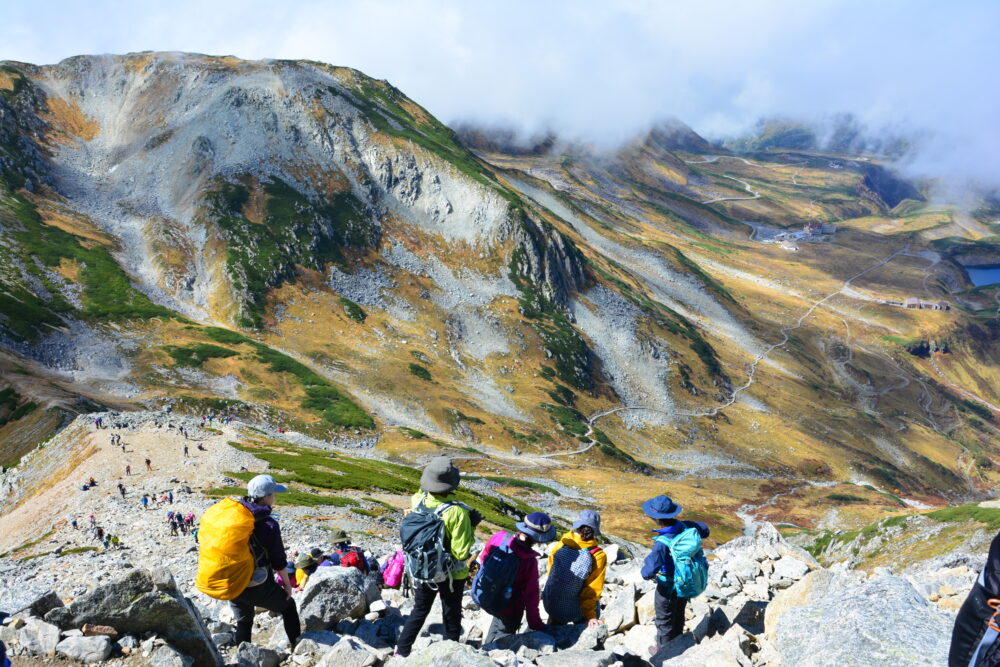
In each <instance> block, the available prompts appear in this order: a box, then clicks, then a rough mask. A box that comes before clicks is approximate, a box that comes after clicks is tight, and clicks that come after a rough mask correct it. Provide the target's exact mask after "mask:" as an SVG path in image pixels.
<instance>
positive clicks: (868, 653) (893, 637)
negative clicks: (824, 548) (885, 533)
mask: <svg viewBox="0 0 1000 667" xmlns="http://www.w3.org/2000/svg"><path fill="white" fill-rule="evenodd" d="M789 590H792V589H789ZM828 590H830V587H828ZM951 629H952V619H951V617H949V616H948V615H947V614H945V613H943V612H941V611H939V610H938V609H937V608H936V607H935V606H934V605H933V604H931V603H930V602H928V601H927V600H925V599H924V598H923V597H922V596H921V595H920V594H919V593H918V592H917V591H916V589H914V588H913V586H912V585H911V584H910V583H909V582H907V581H906V580H904V579H900V578H899V577H895V576H882V577H878V578H874V579H870V580H868V581H865V582H863V583H861V584H859V585H855V586H849V587H846V588H843V589H841V590H833V591H832V592H828V593H827V594H826V595H825V596H822V597H818V598H816V599H814V600H813V601H812V602H811V603H810V604H807V605H805V606H801V607H792V608H789V609H787V610H786V611H785V612H784V613H783V614H782V615H781V616H780V618H778V619H777V622H776V624H775V627H774V632H773V635H774V639H775V642H776V648H777V650H778V653H779V654H780V655H781V659H782V662H784V663H785V664H786V665H801V666H803V667H821V666H827V665H829V666H831V667H832V666H833V665H837V666H838V667H846V666H849V665H859V666H860V665H943V664H946V663H947V662H948V648H949V639H950V637H951Z"/></svg>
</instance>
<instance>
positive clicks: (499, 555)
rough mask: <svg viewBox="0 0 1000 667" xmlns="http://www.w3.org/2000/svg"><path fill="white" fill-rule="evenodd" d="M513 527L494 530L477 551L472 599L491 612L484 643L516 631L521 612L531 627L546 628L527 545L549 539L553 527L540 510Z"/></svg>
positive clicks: (535, 562) (535, 561) (535, 564)
mask: <svg viewBox="0 0 1000 667" xmlns="http://www.w3.org/2000/svg"><path fill="white" fill-rule="evenodd" d="M515 528H517V533H514V534H511V533H508V532H507V531H505V530H501V531H499V532H497V533H494V534H493V536H492V537H490V539H489V541H488V542H486V546H485V547H483V553H481V554H480V555H479V572H478V573H477V574H476V579H475V581H473V582H472V599H473V600H474V601H476V603H477V604H479V606H480V607H482V608H483V609H484V610H485V611H486V612H487V613H489V614H491V615H492V616H493V622H492V623H491V624H490V629H489V631H488V632H487V633H486V638H485V639H484V640H483V645H484V646H485V645H486V644H490V643H492V642H494V641H496V640H497V639H501V638H503V637H507V636H509V635H512V634H514V633H516V632H517V631H518V630H519V629H520V627H521V620H522V618H524V617H525V616H527V618H528V627H529V628H531V629H532V630H545V628H546V626H545V623H543V622H542V617H541V615H540V614H539V613H538V603H539V592H538V555H537V554H536V553H535V551H534V550H533V549H532V548H531V547H532V546H534V545H535V544H544V543H546V542H551V541H552V538H554V537H555V536H556V528H555V526H553V525H552V519H551V518H549V515H548V514H545V513H543V512H532V513H531V514H529V515H528V516H526V517H524V521H519V522H518V523H516V524H515Z"/></svg>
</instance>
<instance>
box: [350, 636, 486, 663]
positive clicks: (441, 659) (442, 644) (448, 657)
mask: <svg viewBox="0 0 1000 667" xmlns="http://www.w3.org/2000/svg"><path fill="white" fill-rule="evenodd" d="M403 664H404V665H406V667H496V663H495V662H493V659H492V658H490V657H489V656H488V655H486V654H485V653H483V652H482V651H477V650H476V649H474V648H472V647H471V646H468V645H466V644H459V643H458V642H453V641H451V640H444V641H439V642H435V643H434V644H432V645H431V646H429V647H428V648H426V649H424V650H423V651H421V652H420V653H419V654H410V657H409V658H407V659H406V660H404V661H403ZM331 667H332V666H331Z"/></svg>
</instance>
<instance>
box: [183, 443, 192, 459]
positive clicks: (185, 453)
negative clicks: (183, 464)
mask: <svg viewBox="0 0 1000 667" xmlns="http://www.w3.org/2000/svg"><path fill="white" fill-rule="evenodd" d="M190 454H191V453H190V452H189V451H188V446H187V445H184V456H185V457H187V456H190Z"/></svg>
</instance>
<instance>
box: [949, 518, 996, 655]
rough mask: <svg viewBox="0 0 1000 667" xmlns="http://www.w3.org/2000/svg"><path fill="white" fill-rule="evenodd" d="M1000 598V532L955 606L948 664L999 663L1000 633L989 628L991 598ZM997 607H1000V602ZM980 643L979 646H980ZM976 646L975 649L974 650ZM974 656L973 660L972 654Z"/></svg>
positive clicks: (992, 619) (991, 612)
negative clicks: (982, 563) (966, 594)
mask: <svg viewBox="0 0 1000 667" xmlns="http://www.w3.org/2000/svg"><path fill="white" fill-rule="evenodd" d="M998 599H1000V533H997V536H996V537H994V538H993V543H992V544H990V552H989V554H988V555H987V556H986V564H985V565H984V566H983V569H982V571H981V572H980V573H979V579H978V580H977V581H976V583H975V584H973V586H972V590H971V591H970V592H969V596H968V597H967V598H966V599H965V602H964V603H963V604H962V608H961V609H959V610H958V615H957V616H956V617H955V627H954V629H953V630H952V633H951V649H950V650H949V652H948V665H949V667H967V666H968V665H969V664H975V665H976V667H995V666H996V665H1000V633H998V632H997V631H995V630H992V629H991V628H990V623H991V621H993V623H997V624H1000V619H997V620H994V616H995V615H997V616H1000V614H997V612H996V609H995V608H994V607H992V606H990V601H991V600H994V601H995V600H998ZM994 604H997V607H1000V603H996V602H995V603H994ZM980 644H982V647H980ZM977 650H978V653H977ZM973 656H976V660H975V662H974V663H972V662H971V661H972V657H973Z"/></svg>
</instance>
